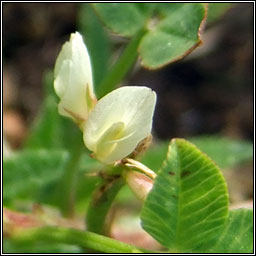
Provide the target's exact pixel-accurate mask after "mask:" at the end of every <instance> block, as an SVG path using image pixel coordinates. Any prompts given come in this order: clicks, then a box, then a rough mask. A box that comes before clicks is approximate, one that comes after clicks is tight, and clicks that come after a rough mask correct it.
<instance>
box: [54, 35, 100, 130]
mask: <svg viewBox="0 0 256 256" xmlns="http://www.w3.org/2000/svg"><path fill="white" fill-rule="evenodd" d="M54 89H55V92H56V94H57V95H58V97H59V98H60V102H59V105H58V111H59V113H60V114H61V115H63V116H67V117H70V118H72V119H73V120H74V121H75V122H76V123H77V124H78V125H79V126H80V127H81V128H82V127H83V125H84V123H85V121H86V120H87V118H88V115H89V113H90V111H91V110H92V109H93V107H94V105H95V104H96V101H97V100H96V97H95V94H94V91H93V83H92V71H91V64H90V58H89V55H88V52H87V48H86V46H85V44H84V42H83V38H82V36H81V35H80V34H79V33H78V32H76V33H72V34H71V36H70V40H69V41H68V42H66V43H65V44H64V45H63V46H62V49H61V52H60V53H59V55H58V57H57V60H56V63H55V67H54Z"/></svg>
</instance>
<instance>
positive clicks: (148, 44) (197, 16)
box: [139, 3, 205, 68]
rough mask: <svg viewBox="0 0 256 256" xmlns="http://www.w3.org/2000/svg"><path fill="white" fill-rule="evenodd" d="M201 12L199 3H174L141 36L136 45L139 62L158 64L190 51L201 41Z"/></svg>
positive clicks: (161, 64)
mask: <svg viewBox="0 0 256 256" xmlns="http://www.w3.org/2000/svg"><path fill="white" fill-rule="evenodd" d="M169 5H170V6H171V5H173V4H172V3H170V4H169ZM166 8H168V6H166ZM159 15H161V13H160V14H159ZM204 16H205V9H204V6H203V4H200V3H183V4H177V3H176V4H175V9H174V10H173V11H170V13H168V15H167V16H166V17H165V18H164V19H163V20H160V21H159V23H158V24H156V26H155V27H154V28H153V29H151V31H150V32H149V33H148V34H146V35H145V36H144V38H143V39H142V41H141V44H140V48H139V52H140V56H141V58H142V65H143V66H145V67H149V68H158V67H161V66H163V65H165V64H168V63H170V62H173V61H176V60H178V59H180V58H182V57H184V56H185V55H187V54H188V53H190V52H191V51H192V50H193V49H194V48H196V47H197V46H198V45H200V43H201V40H200V35H199V32H200V31H199V28H200V25H201V23H202V20H203V19H204Z"/></svg>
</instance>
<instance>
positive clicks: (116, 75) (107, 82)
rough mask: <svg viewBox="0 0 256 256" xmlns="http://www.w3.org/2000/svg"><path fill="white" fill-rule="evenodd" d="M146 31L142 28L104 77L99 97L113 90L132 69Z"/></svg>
mask: <svg viewBox="0 0 256 256" xmlns="http://www.w3.org/2000/svg"><path fill="white" fill-rule="evenodd" d="M145 33H146V30H145V29H142V30H140V31H139V32H138V33H137V34H136V35H135V36H134V38H133V39H131V41H130V42H129V44H128V45H127V46H126V48H125V50H124V52H123V53H122V55H121V57H120V58H119V59H118V60H117V62H116V63H115V64H114V66H113V67H112V68H111V71H110V72H109V73H108V75H107V76H106V77H105V79H103V81H102V82H101V83H100V85H99V91H100V93H99V95H98V96H99V97H102V96H104V95H105V94H107V93H108V92H110V91H112V90H113V89H114V88H115V87H116V86H117V85H118V84H119V83H120V82H121V81H122V80H123V78H124V76H125V75H126V74H127V73H128V71H129V70H130V69H131V66H132V65H133V64H134V62H135V61H136V59H137V57H138V46H139V43H140V41H141V38H142V37H143V35H144V34H145Z"/></svg>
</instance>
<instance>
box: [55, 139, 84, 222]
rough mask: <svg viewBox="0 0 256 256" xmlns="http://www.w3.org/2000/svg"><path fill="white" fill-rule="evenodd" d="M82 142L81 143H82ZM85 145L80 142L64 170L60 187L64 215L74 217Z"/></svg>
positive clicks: (61, 206) (59, 199)
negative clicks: (77, 186)
mask: <svg viewBox="0 0 256 256" xmlns="http://www.w3.org/2000/svg"><path fill="white" fill-rule="evenodd" d="M80 144H81V145H80ZM82 149H83V145H82V143H78V145H76V148H74V149H73V151H71V152H70V154H71V156H70V160H69V162H68V163H67V166H66V168H65V170H64V175H63V177H62V180H61V181H60V185H59V189H58V201H59V205H60V209H61V211H62V214H63V216H64V217H73V215H74V204H75V196H76V184H77V171H78V165H79V163H80V158H81V154H82Z"/></svg>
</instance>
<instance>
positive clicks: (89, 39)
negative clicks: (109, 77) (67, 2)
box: [78, 3, 111, 96]
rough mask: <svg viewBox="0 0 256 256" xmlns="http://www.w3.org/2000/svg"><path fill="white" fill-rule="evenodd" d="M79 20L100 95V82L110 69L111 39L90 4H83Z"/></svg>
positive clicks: (96, 87) (95, 84) (97, 92)
mask: <svg viewBox="0 0 256 256" xmlns="http://www.w3.org/2000/svg"><path fill="white" fill-rule="evenodd" d="M78 22H79V28H80V30H81V32H82V34H83V35H84V39H85V43H86V47H87V49H88V51H89V55H90V60H91V63H92V72H93V80H94V88H95V92H96V95H97V96H98V95H99V94H100V88H99V84H100V82H101V81H102V79H103V78H104V77H105V75H106V74H107V72H108V70H109V64H110V63H109V61H110V56H111V44H110V40H109V37H108V34H107V32H106V31H105V30H104V28H103V27H102V25H101V22H100V20H99V18H98V17H97V15H96V14H95V12H94V11H93V10H92V7H91V5H90V4H88V3H87V4H84V3H83V4H81V8H80V9H79V13H78Z"/></svg>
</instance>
